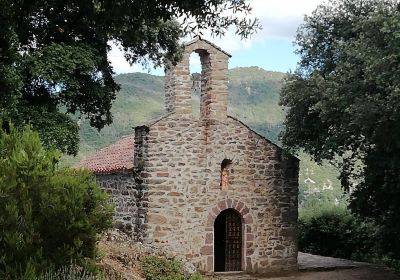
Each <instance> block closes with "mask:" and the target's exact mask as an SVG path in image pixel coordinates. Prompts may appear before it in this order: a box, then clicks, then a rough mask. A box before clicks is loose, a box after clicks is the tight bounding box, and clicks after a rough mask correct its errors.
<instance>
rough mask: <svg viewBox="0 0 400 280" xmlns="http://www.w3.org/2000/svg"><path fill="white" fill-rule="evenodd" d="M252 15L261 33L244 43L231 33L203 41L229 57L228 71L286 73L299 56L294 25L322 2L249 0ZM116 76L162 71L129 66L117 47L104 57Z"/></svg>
mask: <svg viewBox="0 0 400 280" xmlns="http://www.w3.org/2000/svg"><path fill="white" fill-rule="evenodd" d="M249 2H250V4H251V6H252V7H253V12H252V16H254V17H257V18H258V19H259V20H260V23H261V25H262V30H260V31H258V33H257V34H255V35H253V36H252V37H251V38H250V39H248V40H245V41H243V40H241V39H240V37H239V36H237V35H235V34H234V32H233V31H228V33H227V34H226V35H225V36H224V37H222V38H212V37H210V36H208V35H205V36H203V37H204V38H205V39H207V40H209V41H211V42H213V43H214V44H216V45H218V46H220V47H222V48H223V49H224V50H225V51H227V52H228V53H230V54H231V55H232V58H231V59H230V61H229V68H234V67H247V66H258V67H261V68H263V69H265V70H269V71H279V72H288V71H290V70H294V69H295V68H296V64H297V62H298V60H299V57H298V56H297V55H296V54H295V53H294V50H295V45H294V44H293V42H294V39H295V34H296V30H297V28H298V26H299V25H300V24H301V23H302V22H303V19H304V15H306V14H307V15H310V14H311V13H312V11H313V10H314V9H315V8H316V7H317V6H318V5H319V4H321V3H323V0H249ZM108 57H109V59H110V61H111V63H112V65H113V67H114V71H115V72H116V73H117V74H121V73H132V72H145V73H150V74H153V75H163V74H164V70H163V69H160V68H158V69H153V68H151V69H143V67H142V66H141V65H140V64H134V65H132V66H130V65H129V64H128V63H127V62H126V61H125V58H124V57H123V53H122V52H121V51H120V50H119V49H118V47H116V46H113V48H112V50H111V51H110V52H109V55H108ZM197 68H199V65H198V60H196V58H194V59H193V66H192V67H191V72H198V71H197Z"/></svg>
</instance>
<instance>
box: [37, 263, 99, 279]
mask: <svg viewBox="0 0 400 280" xmlns="http://www.w3.org/2000/svg"><path fill="white" fill-rule="evenodd" d="M97 279H98V278H96V276H95V275H93V274H92V273H91V272H89V271H86V270H85V269H84V268H82V267H80V266H76V265H69V266H64V267H61V268H60V269H58V270H57V271H52V270H51V271H48V272H46V273H45V274H44V275H43V276H39V277H37V278H35V280H97Z"/></svg>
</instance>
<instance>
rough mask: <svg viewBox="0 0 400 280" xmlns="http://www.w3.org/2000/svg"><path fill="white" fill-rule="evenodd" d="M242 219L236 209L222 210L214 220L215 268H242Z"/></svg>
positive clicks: (221, 269) (229, 269)
mask: <svg viewBox="0 0 400 280" xmlns="http://www.w3.org/2000/svg"><path fill="white" fill-rule="evenodd" d="M242 242H243V240H242V219H241V217H240V215H239V213H237V212H236V211H235V210H233V209H226V210H224V211H222V212H221V213H220V214H219V215H218V217H217V218H216V219H215V222H214V270H215V271H240V270H242Z"/></svg>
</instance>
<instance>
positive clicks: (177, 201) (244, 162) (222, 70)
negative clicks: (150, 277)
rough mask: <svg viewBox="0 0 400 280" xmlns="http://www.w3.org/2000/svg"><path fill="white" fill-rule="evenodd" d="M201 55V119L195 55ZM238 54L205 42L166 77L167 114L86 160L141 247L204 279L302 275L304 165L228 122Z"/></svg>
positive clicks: (119, 221)
mask: <svg viewBox="0 0 400 280" xmlns="http://www.w3.org/2000/svg"><path fill="white" fill-rule="evenodd" d="M192 52H196V53H198V54H199V56H200V60H201V65H202V72H201V76H200V80H201V94H200V117H199V118H194V117H193V116H192V105H191V87H192V79H191V76H190V72H189V56H190V54H191V53H192ZM229 57H230V55H229V54H228V53H226V52H224V51H223V50H221V49H220V48H219V47H217V46H215V45H214V44H212V43H210V42H209V41H207V40H203V39H201V38H200V37H197V38H196V39H194V40H193V41H191V42H189V43H187V44H186V45H185V52H184V54H183V58H182V60H181V61H180V62H179V63H178V64H177V65H176V66H172V65H169V66H167V68H166V77H165V104H166V114H165V115H164V116H163V117H161V118H159V119H157V120H154V121H151V122H149V123H147V124H145V125H142V126H138V127H136V128H135V131H134V133H133V134H132V135H129V136H127V137H124V138H122V139H121V140H119V141H118V142H116V143H115V144H113V145H111V146H109V147H106V148H104V149H102V150H100V151H98V152H97V153H95V154H94V155H92V156H90V157H88V158H86V159H85V160H83V161H82V162H81V163H80V164H78V166H80V167H86V168H89V169H90V170H91V171H92V172H94V173H95V174H96V178H97V180H98V182H99V183H100V184H101V186H102V187H103V188H104V189H105V190H106V191H107V192H109V193H110V194H111V197H112V199H113V201H114V202H115V204H116V206H117V207H116V213H115V223H116V226H117V227H119V228H120V229H123V230H124V231H125V232H127V233H128V234H129V235H130V236H131V237H132V239H133V240H136V241H138V242H142V243H144V244H152V245H155V246H159V247H162V248H164V249H168V250H171V251H173V252H175V253H176V254H178V255H181V256H184V257H185V258H186V259H188V260H190V261H191V262H192V263H193V264H194V265H195V266H196V267H197V269H198V270H200V271H203V272H216V271H246V272H248V273H270V272H277V271H282V270H294V269H297V241H296V231H297V216H298V212H297V206H298V205H297V195H298V168H299V162H298V159H297V158H296V157H294V156H292V155H289V154H286V153H284V152H283V151H282V149H281V148H280V147H278V146H277V145H276V144H274V143H272V142H271V141H269V140H268V139H266V138H265V137H263V136H261V135H260V134H258V133H256V132H255V131H253V130H252V129H250V128H249V127H248V126H247V125H245V124H244V123H242V122H241V121H240V120H238V119H236V118H234V117H231V116H229V115H228V114H227V106H228V60H229Z"/></svg>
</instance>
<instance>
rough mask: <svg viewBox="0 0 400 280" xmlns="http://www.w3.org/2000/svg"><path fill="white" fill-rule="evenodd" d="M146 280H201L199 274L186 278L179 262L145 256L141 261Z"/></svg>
mask: <svg viewBox="0 0 400 280" xmlns="http://www.w3.org/2000/svg"><path fill="white" fill-rule="evenodd" d="M140 264H141V266H142V270H143V273H144V275H145V277H146V280H201V279H203V278H202V276H201V275H200V274H198V273H195V274H193V275H189V276H185V274H184V272H183V269H182V264H181V263H180V262H179V261H177V260H167V259H165V258H162V257H157V256H145V257H142V258H141V259H140Z"/></svg>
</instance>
